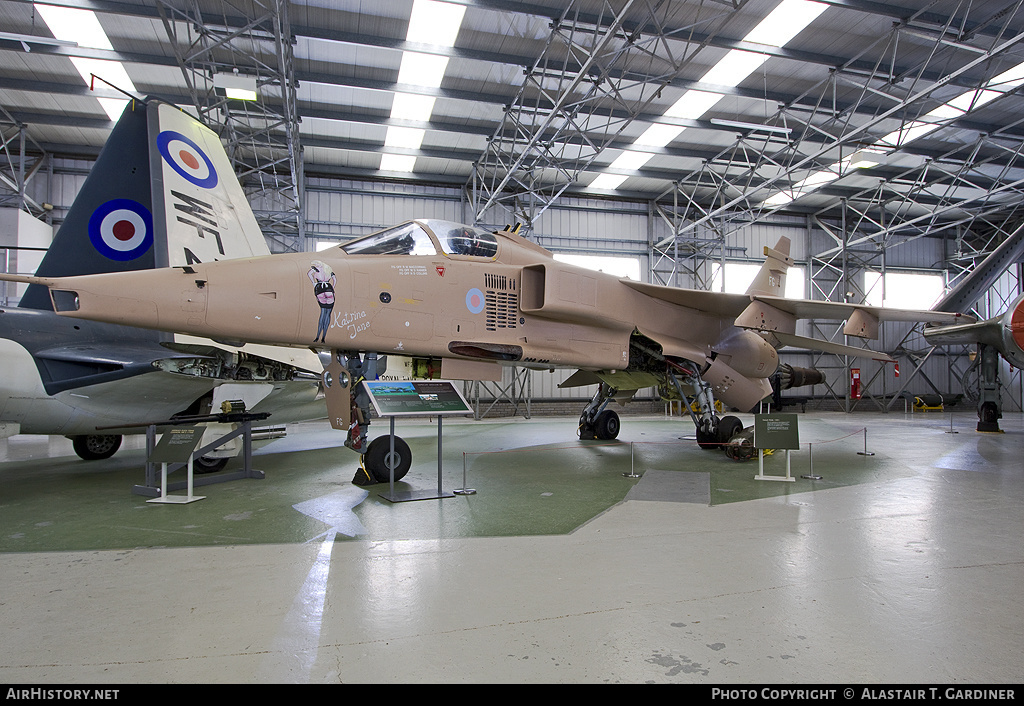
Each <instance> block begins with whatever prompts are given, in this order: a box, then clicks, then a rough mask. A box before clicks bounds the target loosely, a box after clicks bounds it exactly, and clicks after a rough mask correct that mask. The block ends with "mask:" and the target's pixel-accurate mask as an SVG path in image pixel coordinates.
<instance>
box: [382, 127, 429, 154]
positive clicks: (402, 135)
mask: <svg viewBox="0 0 1024 706" xmlns="http://www.w3.org/2000/svg"><path fill="white" fill-rule="evenodd" d="M425 133H426V131H425V130H420V129H418V128H412V127H395V126H394V125H392V126H390V127H389V128H388V134H387V137H385V138H384V146H385V147H403V148H405V149H410V150H418V149H419V148H420V145H421V144H422V143H423V135H424V134H425Z"/></svg>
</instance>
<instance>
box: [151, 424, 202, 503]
mask: <svg viewBox="0 0 1024 706" xmlns="http://www.w3.org/2000/svg"><path fill="white" fill-rule="evenodd" d="M205 429H206V427H205V426H195V425H192V426H177V427H170V428H169V429H167V431H165V432H164V433H163V436H162V437H161V438H160V442H159V443H158V444H157V445H156V448H154V449H153V453H151V454H150V455H149V459H148V460H149V462H150V463H159V464H160V497H158V498H153V499H152V500H147V501H146V502H148V503H174V504H180V503H191V502H195V501H196V500H202V499H203V498H205V497H206V496H205V495H193V494H192V487H193V480H192V452H193V451H195V450H196V447H197V446H199V442H200V441H201V440H202V438H203V431H205ZM169 463H187V464H188V471H187V473H188V494H187V495H168V494H167V464H169Z"/></svg>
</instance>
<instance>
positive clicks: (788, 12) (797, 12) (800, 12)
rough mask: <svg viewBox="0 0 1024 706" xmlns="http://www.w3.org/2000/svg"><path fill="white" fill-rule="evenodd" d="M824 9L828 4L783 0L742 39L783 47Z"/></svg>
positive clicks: (805, 0) (804, 0) (807, 0)
mask: <svg viewBox="0 0 1024 706" xmlns="http://www.w3.org/2000/svg"><path fill="white" fill-rule="evenodd" d="M826 9H828V5H825V4H824V3H820V2H811V1H810V0H783V1H782V2H781V3H779V5H778V6H777V7H776V8H775V9H774V10H772V12H771V13H770V14H769V15H768V16H767V17H765V18H764V19H763V20H761V22H760V23H759V24H758V25H757V27H754V29H752V30H751V31H750V33H748V34H747V36H746V37H744V38H743V41H745V42H754V43H756V44H767V45H769V46H773V47H784V46H786V44H787V43H788V42H789V40H791V39H792V38H793V37H795V36H796V35H798V34H799V33H800V32H801V31H803V29H804V27H806V26H807V25H809V24H810V23H811V22H814V20H816V19H817V18H818V16H819V15H820V14H821V13H823V12H824V11H825V10H826Z"/></svg>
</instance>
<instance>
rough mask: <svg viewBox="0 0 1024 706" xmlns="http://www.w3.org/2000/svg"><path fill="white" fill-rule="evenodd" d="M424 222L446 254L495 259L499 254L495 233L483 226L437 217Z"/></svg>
mask: <svg viewBox="0 0 1024 706" xmlns="http://www.w3.org/2000/svg"><path fill="white" fill-rule="evenodd" d="M423 223H424V224H425V225H426V226H427V228H429V229H430V230H431V232H433V234H434V236H435V237H437V242H438V243H440V244H441V249H442V250H443V251H444V253H445V255H466V256H469V257H483V258H487V259H493V258H494V257H495V256H497V254H498V239H497V238H496V237H495V236H494V233H488V232H487V231H486V230H483V229H482V228H475V227H473V226H467V225H463V224H461V223H452V222H450V221H440V220H435V219H429V220H424V221H423Z"/></svg>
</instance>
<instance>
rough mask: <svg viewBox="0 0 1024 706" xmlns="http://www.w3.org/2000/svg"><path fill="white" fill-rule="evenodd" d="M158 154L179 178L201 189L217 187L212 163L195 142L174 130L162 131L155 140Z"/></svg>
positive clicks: (215, 171)
mask: <svg viewBox="0 0 1024 706" xmlns="http://www.w3.org/2000/svg"><path fill="white" fill-rule="evenodd" d="M156 144H157V148H158V149H159V150H160V154H161V155H163V158H164V159H165V160H166V161H167V163H168V164H169V165H170V166H171V169H173V170H174V171H176V172H177V173H178V174H180V175H181V176H183V177H185V179H187V180H188V181H189V182H191V183H192V184H195V185H196V186H198V187H199V188H201V189H212V188H214V187H215V186H217V180H218V179H217V170H216V169H214V167H213V162H212V161H210V158H209V157H208V156H207V155H206V153H205V152H203V150H202V148H200V147H199V145H197V144H196V143H195V142H193V141H192V140H190V139H189V138H187V137H185V136H184V135H182V134H181V133H180V132H175V131H174V130H164V131H163V132H161V133H160V135H159V136H158V137H157V140H156Z"/></svg>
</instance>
